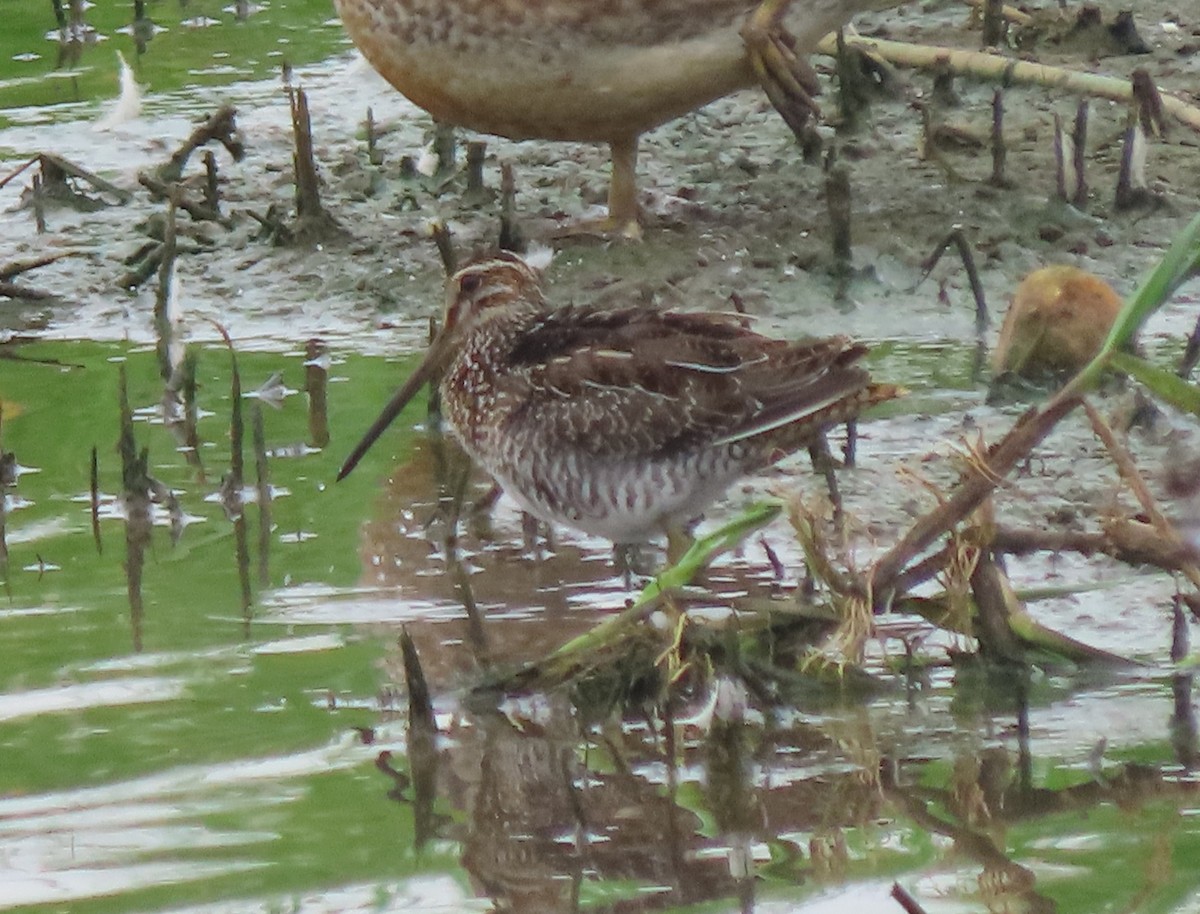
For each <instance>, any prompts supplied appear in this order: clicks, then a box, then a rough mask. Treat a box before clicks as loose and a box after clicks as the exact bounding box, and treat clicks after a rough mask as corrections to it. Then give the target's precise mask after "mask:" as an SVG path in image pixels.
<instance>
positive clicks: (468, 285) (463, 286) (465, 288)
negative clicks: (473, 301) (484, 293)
mask: <svg viewBox="0 0 1200 914" xmlns="http://www.w3.org/2000/svg"><path fill="white" fill-rule="evenodd" d="M482 285H483V277H482V276H480V275H479V274H478V273H468V274H467V275H466V276H464V277H463V278H462V279H460V280H459V281H458V291H459V292H464V293H466V294H467V295H470V294H471V293H472V292H478V291H479V287H480V286H482Z"/></svg>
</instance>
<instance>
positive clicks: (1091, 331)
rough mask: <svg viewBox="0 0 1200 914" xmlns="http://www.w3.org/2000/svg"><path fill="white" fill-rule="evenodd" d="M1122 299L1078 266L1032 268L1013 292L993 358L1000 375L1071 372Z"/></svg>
mask: <svg viewBox="0 0 1200 914" xmlns="http://www.w3.org/2000/svg"><path fill="white" fill-rule="evenodd" d="M1120 310H1121V299H1120V297H1119V296H1118V295H1117V293H1116V292H1114V291H1113V288H1112V286H1110V285H1109V284H1108V283H1106V282H1105V281H1104V280H1103V279H1100V278H1099V277H1097V276H1093V275H1092V274H1091V273H1087V272H1085V271H1083V270H1081V269H1079V268H1078V267H1071V266H1065V265H1057V266H1052V267H1043V268H1042V269H1040V270H1034V271H1033V272H1032V273H1030V274H1029V275H1028V276H1026V277H1025V279H1024V280H1022V282H1021V285H1019V286H1018V287H1017V294H1016V295H1014V296H1013V301H1012V304H1011V305H1009V308H1008V313H1007V314H1005V315H1004V326H1003V327H1001V328H1000V339H999V340H998V341H997V343H996V351H995V353H994V354H993V356H992V367H993V368H994V369H995V371H996V373H997V374H999V373H1001V372H1005V371H1011V372H1013V373H1014V374H1018V375H1022V376H1026V377H1028V376H1030V375H1038V374H1045V373H1048V372H1073V371H1077V370H1078V369H1080V368H1082V367H1083V366H1084V365H1086V364H1087V363H1088V362H1089V361H1090V360H1091V358H1092V357H1093V356H1094V355H1095V354H1096V353H1097V352H1098V351H1099V350H1100V345H1101V344H1102V343H1103V342H1104V339H1105V337H1107V336H1108V331H1109V330H1110V329H1111V328H1112V325H1113V321H1114V320H1116V317H1117V313H1118V312H1119V311H1120Z"/></svg>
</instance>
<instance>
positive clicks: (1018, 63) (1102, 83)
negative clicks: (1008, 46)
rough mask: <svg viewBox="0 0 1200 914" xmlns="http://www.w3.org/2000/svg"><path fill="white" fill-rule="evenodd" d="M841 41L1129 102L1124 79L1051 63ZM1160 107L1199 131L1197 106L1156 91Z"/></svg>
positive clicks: (829, 50) (911, 60)
mask: <svg viewBox="0 0 1200 914" xmlns="http://www.w3.org/2000/svg"><path fill="white" fill-rule="evenodd" d="M846 40H847V43H848V44H850V45H851V46H854V47H859V48H861V49H862V50H864V51H866V52H867V53H871V54H876V55H878V56H879V57H881V58H883V59H884V60H886V61H887V62H888V63H891V64H895V65H896V66H902V67H913V68H915V69H920V70H932V69H935V68H939V67H949V69H950V70H951V71H953V72H954V73H957V74H962V75H965V76H971V77H974V78H977V79H986V80H996V81H1003V82H1004V83H1005V84H1006V85H1012V84H1014V83H1019V84H1025V85H1037V86H1043V87H1045V88H1047V89H1060V90H1065V91H1067V92H1075V93H1078V94H1080V95H1091V96H1095V97H1097V98H1107V99H1111V100H1112V101H1116V102H1131V101H1132V100H1133V86H1132V84H1131V82H1130V81H1129V80H1128V79H1119V78H1117V77H1115V76H1101V75H1098V74H1095V73H1081V72H1079V71H1077V70H1068V69H1066V68H1064V67H1051V66H1046V65H1045V64H1039V63H1033V62H1031V61H1026V60H1013V59H1012V58H1009V57H1004V56H1002V55H1000V54H990V53H988V52H986V51H963V50H959V49H956V48H948V47H944V46H938V45H917V44H910V43H908V42H903V41H888V40H885V39H882V38H864V37H862V36H854V37H847V39H846ZM817 50H818V51H819V52H820V53H822V54H825V55H828V56H830V57H832V56H834V54H836V52H837V44H836V40H835V38H834V36H832V35H826V36H825V38H823V39H822V40H821V43H820V44H819V45H818V46H817ZM1162 106H1163V110H1164V111H1165V112H1166V113H1168V114H1170V115H1171V116H1172V117H1174V118H1175V119H1176V120H1178V121H1180V122H1181V123H1183V124H1186V125H1187V126H1188V127H1191V128H1192V129H1193V130H1196V131H1200V108H1197V107H1196V106H1195V105H1190V104H1188V103H1187V102H1185V101H1184V100H1183V99H1181V98H1176V97H1175V96H1173V95H1163V96H1162Z"/></svg>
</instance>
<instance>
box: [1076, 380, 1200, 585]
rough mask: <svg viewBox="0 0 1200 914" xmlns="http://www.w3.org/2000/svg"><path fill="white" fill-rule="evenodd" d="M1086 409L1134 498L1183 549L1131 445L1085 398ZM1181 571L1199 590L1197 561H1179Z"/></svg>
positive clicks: (1158, 527) (1159, 529)
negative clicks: (1122, 439)
mask: <svg viewBox="0 0 1200 914" xmlns="http://www.w3.org/2000/svg"><path fill="white" fill-rule="evenodd" d="M1083 409H1084V412H1086V413H1087V417H1088V421H1089V422H1090V423H1091V424H1092V431H1093V432H1095V434H1096V437H1097V438H1099V439H1100V442H1101V443H1102V444H1103V445H1104V447H1105V449H1106V450H1107V451H1108V455H1109V456H1110V457H1111V458H1112V461H1113V463H1114V464H1116V467H1117V472H1118V473H1120V474H1121V478H1122V479H1123V480H1125V484H1126V485H1128V486H1129V488H1130V491H1132V492H1133V496H1134V498H1136V499H1137V500H1138V504H1139V505H1141V506H1142V510H1143V511H1145V512H1146V516H1147V517H1148V518H1149V519H1150V525H1151V526H1152V527H1154V529H1155V530H1156V531H1157V532H1158V533H1159V534H1160V535H1161V536H1163V537H1164V538H1166V539H1167V541H1168V542H1169V543H1170V544H1171V545H1172V546H1175V547H1177V548H1179V549H1184V548H1185V547H1184V544H1183V541H1182V540H1181V539H1180V538H1179V534H1178V533H1177V532H1176V531H1175V527H1174V525H1173V524H1172V523H1171V522H1170V521H1169V520H1168V519H1167V517H1166V515H1164V514H1163V513H1162V511H1160V510H1159V507H1158V502H1156V501H1155V500H1154V496H1153V495H1152V494H1151V493H1150V489H1149V488H1148V487H1147V485H1146V480H1144V479H1143V478H1142V474H1141V473H1140V472H1139V471H1138V468H1137V464H1135V463H1134V462H1133V455H1132V454H1130V453H1129V450H1128V448H1126V447H1125V445H1123V444H1122V443H1121V442H1120V441H1118V440H1117V436H1116V435H1114V434H1113V430H1112V429H1111V428H1109V426H1108V423H1107V422H1105V421H1104V417H1103V416H1101V415H1100V413H1098V412H1097V411H1096V408H1095V407H1094V406H1092V404H1091V403H1089V402H1088V401H1087V400H1086V399H1085V400H1084V401H1083ZM1179 571H1180V573H1181V574H1182V575H1183V576H1184V577H1185V578H1187V579H1188V581H1190V582H1191V584H1192V586H1193V587H1195V588H1196V589H1197V590H1200V567H1197V565H1196V563H1195V562H1186V563H1184V564H1182V565H1180V568H1179Z"/></svg>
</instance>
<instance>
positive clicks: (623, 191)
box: [555, 134, 642, 241]
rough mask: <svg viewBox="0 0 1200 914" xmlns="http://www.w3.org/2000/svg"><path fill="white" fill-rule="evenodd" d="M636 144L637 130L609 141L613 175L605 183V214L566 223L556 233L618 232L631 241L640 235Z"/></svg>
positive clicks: (566, 234)
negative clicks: (606, 195)
mask: <svg viewBox="0 0 1200 914" xmlns="http://www.w3.org/2000/svg"><path fill="white" fill-rule="evenodd" d="M637 146H638V137H637V134H631V135H630V136H626V137H619V138H618V139H615V140H613V141H612V142H611V143H610V144H609V148H610V150H611V153H612V176H611V177H610V179H609V183H608V215H607V216H605V217H604V218H603V219H596V220H589V221H584V222H578V223H576V224H574V225H569V226H567V227H566V228H563V229H560V230H559V231H558V232H556V233H555V234H556V235H558V236H569V235H589V234H597V235H620V236H622V237H624V238H629V239H631V240H633V241H637V240H639V239H640V238H641V237H642V223H641V218H640V217H641V209H640V207H639V206H638V202H637V174H636V172H637Z"/></svg>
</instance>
